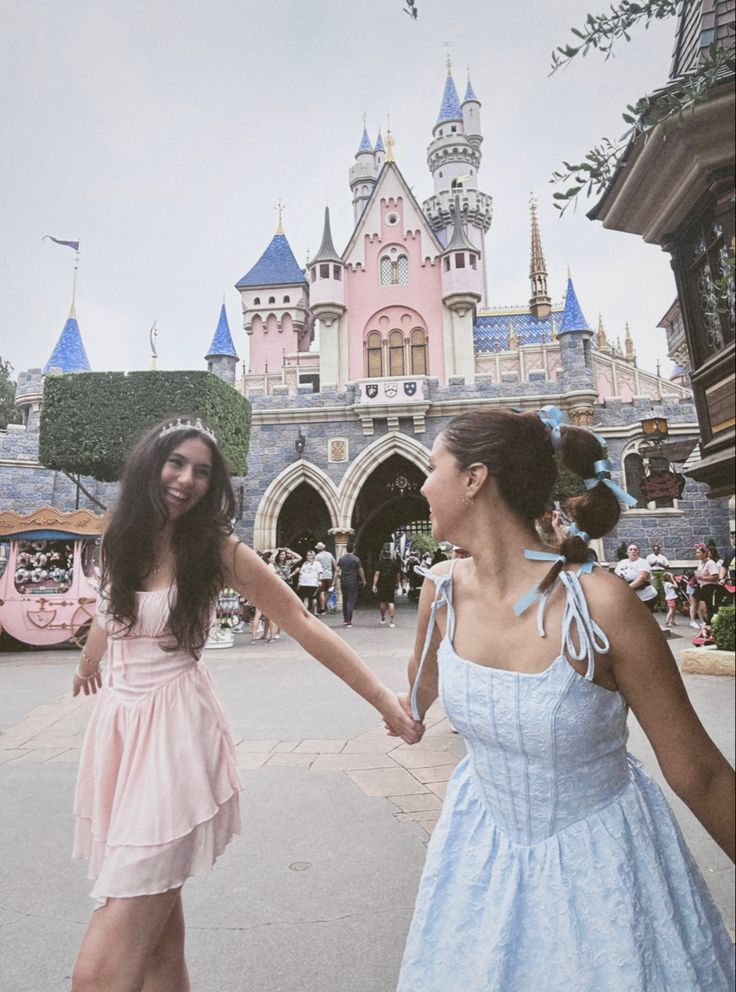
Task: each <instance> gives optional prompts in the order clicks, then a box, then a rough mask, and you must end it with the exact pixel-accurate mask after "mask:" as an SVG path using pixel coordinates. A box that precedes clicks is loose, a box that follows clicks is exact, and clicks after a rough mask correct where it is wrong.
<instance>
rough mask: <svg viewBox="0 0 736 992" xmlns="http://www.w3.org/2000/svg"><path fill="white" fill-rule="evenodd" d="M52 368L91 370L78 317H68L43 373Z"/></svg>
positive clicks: (74, 370) (75, 370)
mask: <svg viewBox="0 0 736 992" xmlns="http://www.w3.org/2000/svg"><path fill="white" fill-rule="evenodd" d="M51 369H61V371H62V372H90V371H91V367H90V364H89V359H88V358H87V352H86V351H85V350H84V345H83V344H82V335H81V334H80V333H79V324H78V323H77V318H76V317H72V316H69V317H68V318H67V322H66V324H64V330H63V331H62V332H61V334H60V335H59V340H58V341H57V342H56V347H55V348H54V350H53V351H52V353H51V358H49V360H48V362H46V364H45V365H44V367H43V374H44V375H47V374H48V373H49V371H50V370H51Z"/></svg>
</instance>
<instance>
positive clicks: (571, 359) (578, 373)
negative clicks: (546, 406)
mask: <svg viewBox="0 0 736 992" xmlns="http://www.w3.org/2000/svg"><path fill="white" fill-rule="evenodd" d="M557 336H558V341H559V345H560V360H561V362H562V376H561V380H562V387H563V389H564V390H565V392H567V393H572V394H577V395H576V396H575V401H576V404H577V405H578V406H579V408H580V412H579V418H580V423H584V422H585V418H586V417H587V416H588V413H587V412H586V411H588V410H589V411H590V416H592V414H593V405H594V403H595V401H596V399H597V395H598V394H597V391H596V388H595V381H594V377H593V355H592V349H593V330H592V328H591V327H590V325H589V324H588V321H587V320H586V319H585V314H584V313H583V311H582V308H581V306H580V304H579V303H578V298H577V294H576V293H575V287H574V286H573V282H572V276H568V278H567V292H566V294H565V309H564V312H563V314H562V321H561V323H560V326H559V328H558V332H557ZM571 415H572V414H571ZM576 422H577V421H576Z"/></svg>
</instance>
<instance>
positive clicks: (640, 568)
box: [614, 532, 736, 642]
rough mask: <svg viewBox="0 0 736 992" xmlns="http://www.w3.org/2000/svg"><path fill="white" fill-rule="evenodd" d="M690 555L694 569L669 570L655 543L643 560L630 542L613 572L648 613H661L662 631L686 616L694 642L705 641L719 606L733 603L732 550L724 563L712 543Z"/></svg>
mask: <svg viewBox="0 0 736 992" xmlns="http://www.w3.org/2000/svg"><path fill="white" fill-rule="evenodd" d="M733 541H734V534H733V532H732V533H731V542H732V544H733ZM693 554H694V557H695V560H696V566H695V568H694V569H673V568H672V566H671V564H670V561H669V559H668V558H667V557H666V555H665V554H663V552H662V548H661V547H660V545H659V544H657V543H654V544H652V550H651V552H650V553H649V554H648V555H647V556H646V557H644V556H642V553H641V548H640V547H639V545H638V544H636V543H633V542H632V543H631V544H629V545H628V547H627V548H626V558H624V559H622V560H621V561H620V562H619V563H618V564H617V565H616V567H615V570H614V571H615V574H616V575H618V576H619V577H620V578H622V579H624V580H625V581H626V582H627V583H628V584H629V586H630V587H631V589H633V591H634V592H635V593H636V595H637V597H638V598H639V599H640V600H641V601H642V602H643V603H644V604H645V605H646V607H647V608H648V609H649V610H650V611H651V612H652V613H654V612H656V611H658V610H659V611H661V612H664V613H665V620H664V626H665V628H672V627H676V626H677V617H678V615H681V616H683V618H684V617H688V618H689V624H690V626H691V627H692V628H694V629H695V630H697V631H698V635H697V636H696V637H695V638H694V640H695V642H699V641H707V640H708V639H709V634H710V626H711V621H712V619H713V616H714V615H715V614H716V613H717V612H718V610H719V609H720V607H721V606H723V605H724V604H728V603H733V600H734V591H735V586H734V579H735V578H736V576H735V575H734V557H733V548H732V550H731V557H730V560H729V561H728V563H727V562H726V561H725V560H724V559H723V558H722V557H721V556H720V555H719V553H718V550H717V548H716V547H715V545H713V544H703V543H698V544H696V545H695V546H694V548H693Z"/></svg>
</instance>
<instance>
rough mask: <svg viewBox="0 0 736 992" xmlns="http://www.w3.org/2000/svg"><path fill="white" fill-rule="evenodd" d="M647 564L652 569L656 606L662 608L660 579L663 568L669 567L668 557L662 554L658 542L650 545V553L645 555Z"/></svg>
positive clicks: (662, 599)
mask: <svg viewBox="0 0 736 992" xmlns="http://www.w3.org/2000/svg"><path fill="white" fill-rule="evenodd" d="M647 564H648V565H649V567H650V568H651V570H652V585H653V586H654V588H655V589H656V590H657V608H658V609H664V600H665V596H664V589H663V587H662V579H663V576H664V571H665V569H667V568H669V567H670V563H669V559H668V558H666V557H665V555H663V554H662V549H661V548H660V546H659V545H658V544H653V545H652V553H651V554H649V555H647Z"/></svg>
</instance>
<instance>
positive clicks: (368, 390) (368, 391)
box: [365, 382, 378, 400]
mask: <svg viewBox="0 0 736 992" xmlns="http://www.w3.org/2000/svg"><path fill="white" fill-rule="evenodd" d="M365 395H366V396H367V397H368V399H369V400H374V399H375V398H376V396H378V383H377V382H369V383H368V385H367V386H366V387H365Z"/></svg>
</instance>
